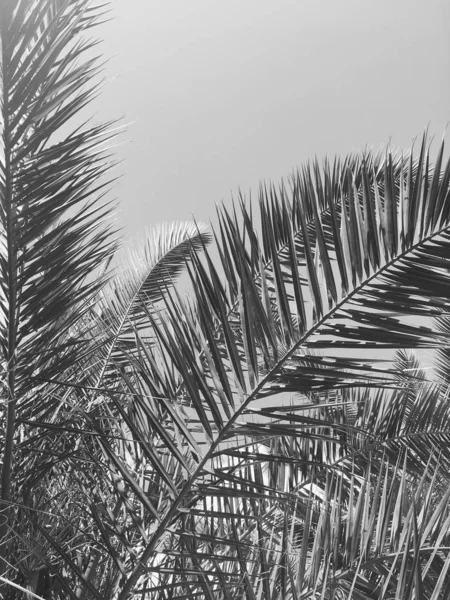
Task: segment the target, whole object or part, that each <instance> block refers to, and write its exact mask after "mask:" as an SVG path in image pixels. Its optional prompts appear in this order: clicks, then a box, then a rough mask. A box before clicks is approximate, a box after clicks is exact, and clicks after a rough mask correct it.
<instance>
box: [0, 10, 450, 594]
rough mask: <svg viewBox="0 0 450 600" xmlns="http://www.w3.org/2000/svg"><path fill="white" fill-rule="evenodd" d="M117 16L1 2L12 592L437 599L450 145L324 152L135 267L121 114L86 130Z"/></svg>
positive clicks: (7, 548)
mask: <svg viewBox="0 0 450 600" xmlns="http://www.w3.org/2000/svg"><path fill="white" fill-rule="evenodd" d="M102 14H103V9H102V8H101V7H100V8H95V7H94V6H93V5H92V4H91V3H90V2H88V1H87V0H45V1H44V2H37V1H36V2H35V1H33V0H5V2H3V3H2V6H1V31H0V35H1V44H2V63H1V77H2V155H1V160H0V170H1V171H0V201H1V206H2V211H1V214H0V222H1V227H2V231H1V235H2V240H3V243H2V246H1V253H2V254H1V256H2V260H1V263H0V268H1V269H2V274H1V290H2V292H1V297H0V305H1V306H2V315H3V317H2V321H1V324H2V331H1V334H0V335H1V338H0V339H1V342H2V353H3V354H2V364H3V376H2V377H3V379H2V381H3V400H4V402H3V406H4V408H3V414H4V417H3V429H4V432H5V434H4V438H3V440H2V447H1V450H2V459H3V464H2V496H1V500H2V515H3V519H2V521H1V523H0V535H1V551H2V554H1V557H2V575H1V576H2V580H1V581H3V582H4V590H3V594H4V596H5V597H10V598H13V597H26V596H23V595H22V596H20V594H25V593H28V597H32V596H31V594H37V595H39V596H42V597H45V598H58V599H62V598H86V599H87V598H89V599H90V598H97V599H104V598H108V599H109V598H117V599H119V600H125V599H128V598H132V597H134V596H137V597H141V598H145V599H148V600H150V599H152V600H153V599H158V600H159V599H160V598H208V599H209V598H214V599H216V598H217V599H222V598H223V599H228V598H229V599H231V598H249V599H253V598H258V599H259V598H264V599H277V598H279V599H280V600H281V599H282V598H293V599H297V598H298V599H305V598H329V599H336V600H338V599H344V598H352V599H355V600H362V599H366V598H370V599H373V598H380V599H384V600H388V599H391V598H394V597H395V598H402V599H405V600H406V599H408V600H409V599H411V600H412V599H413V598H414V599H417V600H418V599H419V598H420V599H421V598H427V599H430V600H431V599H432V600H437V599H442V600H444V599H445V598H446V597H448V594H449V589H450V573H449V567H450V554H449V551H448V548H449V532H450V529H449V527H450V516H449V510H448V506H449V502H448V501H449V494H450V492H449V491H448V489H449V486H448V472H449V460H450V451H449V450H448V448H449V447H450V446H449V443H448V442H449V438H450V431H449V417H450V414H449V413H450V409H449V403H448V379H447V374H448V348H447V347H448V343H449V342H448V340H449V337H448V334H449V328H448V321H447V318H448V317H447V312H448V306H449V302H450V285H449V284H450V277H449V269H448V267H449V263H450V186H449V181H450V163H449V162H448V161H447V162H446V161H445V159H444V148H443V145H442V146H441V147H440V149H439V151H438V153H437V157H436V159H435V161H434V164H432V163H431V160H430V157H429V154H428V151H427V147H426V142H425V140H424V142H423V143H422V146H421V147H420V148H419V150H418V152H417V153H416V154H415V153H414V152H412V151H411V152H408V153H407V154H405V155H404V156H403V155H400V156H393V155H392V154H391V153H390V152H386V154H385V155H372V154H371V153H365V154H363V155H361V156H350V157H348V158H347V159H344V160H336V161H335V162H334V163H330V162H327V161H325V162H324V164H323V165H319V164H317V163H313V164H312V165H308V166H306V167H304V168H303V169H301V170H299V171H298V172H297V173H295V174H294V175H293V176H292V177H291V179H290V180H289V182H288V184H282V185H280V186H279V187H278V188H275V187H274V186H262V187H261V189H260V193H259V203H258V205H259V210H257V209H256V208H255V207H253V206H252V205H247V204H246V203H245V201H244V199H243V198H240V199H239V201H238V202H237V203H236V206H235V207H233V209H232V210H227V209H226V208H225V207H223V208H221V209H220V210H219V214H218V226H217V230H216V232H215V233H214V240H215V249H214V250H213V251H211V252H209V251H208V250H207V245H208V243H209V241H210V235H208V234H207V233H206V231H205V230H204V228H203V227H201V226H198V227H197V226H195V225H192V226H173V227H171V228H170V227H169V228H166V229H164V230H162V231H160V232H159V233H157V234H156V235H155V236H154V237H153V238H151V239H150V240H148V241H147V242H146V243H145V244H144V245H143V247H142V249H141V251H139V252H138V253H137V254H134V255H133V256H132V258H131V260H130V267H129V268H128V269H126V270H125V271H124V272H123V273H122V274H121V275H118V274H117V270H112V269H111V268H110V265H111V259H112V257H113V255H114V253H115V250H116V247H117V244H116V242H115V240H114V236H113V235H112V234H111V229H110V227H109V226H108V218H109V216H110V214H111V208H110V206H109V205H108V204H106V203H105V201H104V200H102V198H103V194H104V193H105V192H106V190H107V188H108V181H107V179H106V178H105V174H106V172H107V171H108V170H109V168H110V166H111V159H110V158H109V150H108V143H109V141H110V139H111V137H112V136H113V132H111V124H108V125H106V126H93V125H89V124H86V125H84V126H82V127H81V128H80V126H79V124H78V125H77V126H74V129H73V130H72V129H70V119H71V118H72V117H74V116H76V115H78V114H79V112H80V111H81V110H82V109H84V107H85V106H86V105H87V104H88V103H89V100H90V99H91V98H92V97H93V95H94V94H95V93H96V91H97V87H96V84H95V81H96V80H95V77H96V74H97V68H96V66H95V65H96V64H97V63H96V62H95V60H94V59H92V57H91V55H92V49H93V47H94V42H93V41H89V40H86V39H85V38H83V37H82V35H83V34H85V32H86V31H87V30H88V29H89V28H90V27H91V26H92V25H94V24H95V23H96V22H98V21H99V20H101V18H102ZM93 78H94V79H93ZM93 82H94V83H93ZM68 130H69V133H67V131H68ZM202 253H204V255H203V254H202ZM186 266H187V268H188V272H189V276H190V279H191V282H192V286H191V297H190V298H188V297H185V296H183V297H181V295H180V292H177V291H176V289H175V288H174V287H173V283H174V282H175V280H176V277H177V275H178V274H179V273H180V272H181V271H182V270H183V269H184V268H185V267H186ZM424 348H430V349H435V350H436V352H437V356H438V368H437V369H436V371H435V372H434V371H433V372H431V374H430V371H426V370H422V369H421V368H420V364H419V362H418V361H417V359H416V358H415V357H414V355H413V354H411V353H410V351H411V350H413V349H418V350H421V349H424ZM8 580H9V581H10V585H8V583H7V581H8ZM19 588H20V589H22V590H27V592H22V591H20V589H19ZM14 594H15V596H14Z"/></svg>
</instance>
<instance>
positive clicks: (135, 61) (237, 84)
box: [95, 0, 450, 235]
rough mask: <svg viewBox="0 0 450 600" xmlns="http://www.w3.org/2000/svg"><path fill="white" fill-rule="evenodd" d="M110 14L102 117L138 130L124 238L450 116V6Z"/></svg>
mask: <svg viewBox="0 0 450 600" xmlns="http://www.w3.org/2000/svg"><path fill="white" fill-rule="evenodd" d="M111 16H112V17H113V20H112V21H111V22H109V23H107V24H104V25H102V26H101V27H100V29H97V32H96V33H97V35H98V36H100V37H101V38H103V40H104V43H103V44H102V46H101V51H102V52H104V54H105V57H106V58H110V62H109V64H108V66H107V72H106V73H107V77H108V78H113V77H114V76H115V75H118V76H117V77H116V78H114V79H113V80H112V81H111V82H110V83H109V84H108V85H107V87H106V88H105V89H104V91H103V94H102V96H101V98H100V99H99V100H98V101H97V102H96V106H95V109H96V110H97V111H98V117H99V118H101V119H102V120H105V119H108V118H112V117H123V118H124V122H128V123H131V124H130V125H129V127H128V133H127V135H126V136H125V137H126V138H127V139H129V140H131V141H130V142H129V143H127V144H126V145H124V146H123V147H121V148H119V149H118V156H119V158H120V159H123V160H124V163H122V164H121V165H120V167H119V171H120V172H121V173H123V178H122V181H121V183H120V185H119V186H118V187H117V189H116V194H117V196H118V198H119V200H120V203H121V212H120V213H119V225H121V226H123V227H125V228H126V229H125V233H126V234H127V235H133V234H135V233H137V232H138V231H140V230H142V228H143V227H151V226H152V225H155V224H157V223H158V222H161V221H172V220H185V219H190V218H191V216H192V214H194V215H195V217H196V218H197V219H198V220H202V221H206V222H208V220H209V219H210V218H214V213H215V203H216V202H220V201H221V200H222V199H224V200H225V201H227V202H229V201H230V198H231V194H232V193H233V194H236V192H237V190H238V188H239V187H241V189H242V190H243V191H247V190H248V189H249V188H251V189H252V190H253V192H254V193H255V192H256V190H257V185H258V182H259V181H261V180H264V179H265V180H275V181H278V180H279V179H280V178H281V177H282V176H284V175H287V174H289V173H290V172H291V170H292V169H293V168H294V167H295V166H297V165H299V164H301V163H302V162H303V161H305V160H307V159H308V158H312V157H314V155H317V156H318V157H319V158H321V157H323V156H325V155H326V154H328V155H329V156H334V155H335V154H346V153H348V152H352V151H355V150H359V149H361V148H363V147H364V146H366V145H368V146H369V147H373V148H375V149H378V148H379V147H380V146H381V145H384V144H385V143H386V142H387V141H388V140H389V139H390V138H391V139H392V143H393V145H394V146H401V147H409V146H410V144H411V141H412V139H413V138H414V137H415V136H417V135H419V136H420V135H421V133H422V132H423V130H424V128H425V127H426V126H427V125H428V124H429V128H430V133H432V134H434V135H436V136H437V137H438V138H440V137H441V136H442V134H443V132H444V129H445V126H446V124H447V122H448V121H449V120H450V77H449V73H450V43H449V40H448V37H449V36H448V25H449V23H450V3H449V2H448V0H376V1H373V0H308V1H306V0H115V1H114V2H113V3H112V13H111ZM447 137H448V136H447Z"/></svg>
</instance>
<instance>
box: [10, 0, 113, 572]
mask: <svg viewBox="0 0 450 600" xmlns="http://www.w3.org/2000/svg"><path fill="white" fill-rule="evenodd" d="M88 4H89V3H88V2H87V1H86V0H71V1H68V2H61V1H59V0H58V1H55V0H45V1H44V2H29V1H28V0H18V1H13V0H7V1H6V2H3V3H2V6H1V20H0V23H1V25H0V38H1V44H2V64H1V67H0V77H1V113H2V114H1V122H2V137H1V153H0V154H1V157H0V236H1V240H2V241H1V244H0V254H1V259H0V270H1V277H0V280H1V282H0V288H1V289H0V298H1V299H0V306H1V311H0V340H1V349H2V378H3V390H4V391H3V395H4V399H5V405H6V406H7V409H6V413H7V414H6V434H5V441H4V444H2V454H3V467H2V496H1V499H2V503H3V507H2V510H4V511H5V512H4V515H5V517H7V518H4V519H2V523H1V526H0V538H1V539H2V541H3V543H2V545H1V552H2V556H3V558H4V557H5V553H6V551H7V545H6V544H5V540H6V539H7V537H8V531H9V529H10V528H11V527H13V526H14V525H13V522H12V521H10V520H9V519H10V518H11V519H12V515H13V511H9V510H8V508H7V507H8V506H9V504H10V502H16V501H17V500H18V496H17V494H19V495H20V489H19V486H13V484H12V480H11V473H12V468H13V466H14V462H17V458H18V457H16V461H15V460H14V444H15V441H17V437H18V434H19V423H20V419H21V417H22V409H23V407H24V406H26V407H28V409H30V406H32V407H33V412H34V414H35V415H36V414H38V413H39V410H40V408H41V405H40V402H41V399H44V402H48V401H49V399H50V396H48V395H46V393H45V392H43V389H42V383H40V381H41V380H42V379H51V378H53V377H55V376H58V377H61V376H62V374H63V373H64V372H65V371H66V370H67V368H68V367H69V366H70V365H73V363H74V361H75V360H76V357H77V356H78V355H79V354H80V352H81V351H82V349H83V347H84V346H85V343H84V340H81V339H79V340H75V339H73V336H72V332H73V328H74V327H76V325H77V322H78V321H79V320H80V319H81V318H82V317H83V314H84V313H86V311H87V310H88V309H89V307H90V305H91V303H92V301H93V298H94V297H95V295H96V294H97V293H98V291H99V290H100V289H101V287H102V286H103V284H104V283H105V277H101V276H100V277H98V276H95V273H96V270H97V269H98V268H99V267H101V265H102V263H103V262H105V261H106V260H108V258H109V257H110V256H111V254H112V252H113V251H114V249H115V243H114V242H113V239H112V236H111V233H112V232H111V227H110V225H109V224H108V220H109V218H110V215H111V206H110V204H109V203H108V202H105V200H104V199H103V197H104V194H105V193H106V191H107V189H108V186H109V182H108V180H107V178H106V177H105V175H106V174H107V173H108V171H109V170H110V169H111V167H112V165H113V164H114V163H113V161H111V159H110V157H109V156H108V144H109V142H110V140H111V138H112V137H113V136H114V135H115V133H114V131H112V130H111V124H106V125H85V126H83V127H80V125H79V122H78V125H71V124H70V119H71V117H73V116H76V115H78V114H79V113H80V111H81V110H82V109H83V107H84V106H85V105H86V104H87V103H88V102H89V101H90V100H91V99H92V98H93V97H94V96H95V95H96V93H97V91H98V89H99V85H100V83H99V82H98V77H97V75H98V72H99V67H98V61H97V60H96V59H93V58H92V49H93V47H94V45H95V43H96V42H95V41H93V40H89V39H86V38H83V39H81V38H80V33H83V32H85V31H86V30H87V29H88V28H90V27H92V26H93V25H95V24H96V22H98V21H99V20H100V19H101V18H102V15H103V10H102V9H101V8H99V9H96V8H93V7H89V6H88ZM37 377H39V378H41V379H40V380H39V381H38V380H37ZM57 405H58V403H57V402H56V404H55V402H54V403H53V406H54V408H55V406H57ZM22 434H23V431H22V433H21V435H22ZM2 571H3V572H4V571H5V564H4V562H2Z"/></svg>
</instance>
